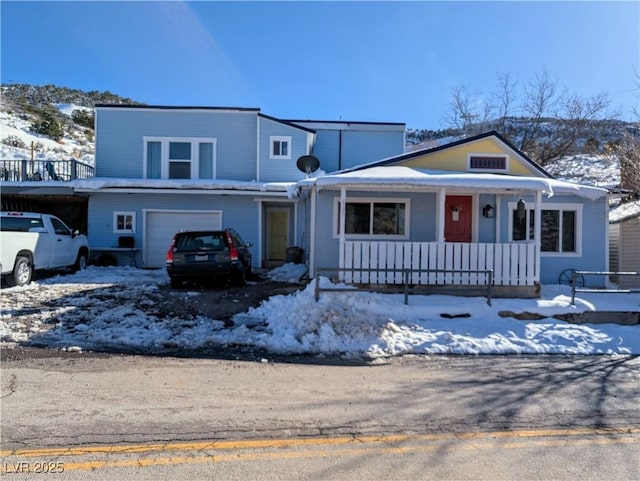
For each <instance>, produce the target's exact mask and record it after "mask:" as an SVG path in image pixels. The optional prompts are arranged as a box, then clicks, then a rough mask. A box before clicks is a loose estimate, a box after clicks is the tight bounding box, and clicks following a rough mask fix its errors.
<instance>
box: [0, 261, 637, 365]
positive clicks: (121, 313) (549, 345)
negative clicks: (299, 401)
mask: <svg viewBox="0 0 640 481" xmlns="http://www.w3.org/2000/svg"><path fill="white" fill-rule="evenodd" d="M303 274H304V272H303V271H302V268H301V266H296V265H293V264H288V265H286V266H285V267H283V268H280V269H278V270H274V271H272V272H271V273H270V274H269V277H271V278H272V279H275V280H286V281H292V282H296V281H298V280H299V279H300V276H302V275H303ZM168 282H169V279H168V277H167V274H166V271H164V270H143V269H134V268H131V267H94V266H92V267H90V268H88V269H86V270H84V271H81V272H78V273H76V274H72V275H66V276H56V277H53V278H49V279H45V280H41V281H38V282H34V283H32V284H31V285H28V286H24V287H14V288H10V289H4V290H3V291H2V293H3V294H5V295H3V296H2V297H1V298H0V307H1V308H0V340H2V341H5V342H22V343H28V342H29V341H30V340H31V341H34V342H37V343H38V344H39V345H46V346H49V347H52V348H63V349H67V350H83V349H85V350H86V349H100V348H109V349H117V348H118V347H120V348H127V349H132V348H139V349H143V350H153V349H160V348H163V347H172V348H178V349H179V348H184V349H200V348H206V347H211V346H222V347H224V346H227V345H244V346H253V347H257V348H262V349H265V350H267V351H268V352H270V353H273V354H285V355H286V354H315V355H341V356H343V357H348V358H369V359H374V358H383V357H388V356H397V355H403V354H409V353H414V354H537V353H539V354H542V353H545V354H622V355H629V354H640V325H633V326H625V325H619V324H613V323H610V324H572V323H568V322H564V321H561V320H557V319H555V318H553V317H551V316H553V315H557V314H564V313H578V312H583V311H620V312H628V311H635V312H637V311H639V310H640V294H581V295H580V297H578V298H577V299H576V304H575V306H573V305H571V297H570V290H569V288H568V287H567V286H543V288H542V295H541V297H540V298H538V299H494V300H493V306H488V305H487V303H486V299H485V298H483V297H469V298H461V297H452V296H444V295H429V296H421V295H412V296H410V297H409V303H408V305H405V304H404V297H403V295H397V294H379V293H367V292H362V291H361V292H354V291H353V290H352V289H348V288H346V286H345V292H344V293H342V292H337V293H336V292H323V293H321V295H320V299H319V301H318V302H316V301H315V298H314V282H315V281H313V282H311V283H310V284H309V285H308V286H307V287H306V288H305V289H303V290H301V291H298V292H296V293H294V294H291V295H278V296H274V297H271V298H270V299H269V300H267V301H265V302H263V303H262V305H260V306H259V307H257V308H253V309H250V310H249V311H247V312H244V313H241V314H238V315H236V316H235V317H234V318H233V326H231V327H226V326H225V323H224V322H222V321H220V320H216V319H209V318H205V317H197V318H195V319H188V320H185V319H176V318H171V317H170V316H169V317H166V316H165V317H162V318H160V317H158V316H156V315H154V314H148V313H147V312H146V311H148V312H153V309H145V308H144V307H145V302H147V303H149V304H152V302H151V301H146V300H145V298H148V296H149V295H150V293H154V292H156V291H158V289H160V288H161V287H163V286H164V285H166V284H168ZM329 284H330V282H329V280H328V279H324V278H323V279H321V286H324V287H327V286H328V285H329ZM331 287H336V286H331ZM105 288H108V289H109V290H110V291H114V290H117V289H120V291H119V292H120V293H119V295H120V296H121V298H120V299H119V304H118V307H117V308H115V309H104V308H101V304H102V302H101V299H100V296H96V295H92V292H93V291H94V290H101V289H105ZM33 289H35V290H38V291H39V292H38V296H40V299H41V300H42V302H43V305H46V304H49V305H51V306H52V307H51V310H50V311H46V312H43V313H42V315H41V317H40V319H39V321H38V322H36V323H33V324H32V326H31V329H30V330H29V331H28V332H24V325H23V326H21V325H20V324H21V322H20V316H21V315H23V314H24V313H25V312H28V311H29V306H28V305H27V304H22V303H21V301H20V299H21V295H22V294H25V295H26V294H28V291H29V290H33ZM8 294H11V295H10V296H8ZM185 295H186V297H187V298H189V297H190V296H200V295H206V292H204V293H202V292H195V291H194V292H189V291H188V292H186V294H185ZM7 297H10V298H11V299H12V302H11V303H8V302H7V300H6V299H7ZM57 299H64V301H62V302H60V301H58V303H56V300H57ZM48 301H50V302H48ZM148 307H153V306H148ZM31 310H32V311H33V309H31ZM500 311H512V312H516V313H521V312H529V313H538V314H541V315H543V316H548V317H544V318H542V319H540V320H531V321H529V320H527V321H523V320H516V319H513V318H510V317H501V316H500V315H499V312H500ZM443 313H446V314H449V315H460V316H461V317H454V318H444V317H442V316H441V314H443Z"/></svg>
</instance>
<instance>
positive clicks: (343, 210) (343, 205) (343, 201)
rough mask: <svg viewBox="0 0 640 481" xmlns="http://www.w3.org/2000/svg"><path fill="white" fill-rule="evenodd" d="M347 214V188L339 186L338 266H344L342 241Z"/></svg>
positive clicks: (343, 239)
mask: <svg viewBox="0 0 640 481" xmlns="http://www.w3.org/2000/svg"><path fill="white" fill-rule="evenodd" d="M346 214H347V189H345V188H344V187H340V249H339V256H340V259H339V260H338V267H344V241H345V230H346V229H345V225H346V222H347V220H346Z"/></svg>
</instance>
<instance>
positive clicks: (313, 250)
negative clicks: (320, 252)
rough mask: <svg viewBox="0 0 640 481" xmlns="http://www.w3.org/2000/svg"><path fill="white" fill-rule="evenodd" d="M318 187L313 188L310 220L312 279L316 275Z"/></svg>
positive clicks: (310, 271)
mask: <svg viewBox="0 0 640 481" xmlns="http://www.w3.org/2000/svg"><path fill="white" fill-rule="evenodd" d="M317 196H318V193H317V187H316V186H315V185H314V186H313V187H311V219H310V220H309V224H310V228H311V236H310V238H309V250H310V251H311V252H309V274H310V275H311V277H315V275H316V203H317V200H316V198H317Z"/></svg>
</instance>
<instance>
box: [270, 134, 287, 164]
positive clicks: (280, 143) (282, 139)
mask: <svg viewBox="0 0 640 481" xmlns="http://www.w3.org/2000/svg"><path fill="white" fill-rule="evenodd" d="M269 144H270V150H269V158H271V159H290V158H291V137H289V136H276V135H272V136H270V137H269Z"/></svg>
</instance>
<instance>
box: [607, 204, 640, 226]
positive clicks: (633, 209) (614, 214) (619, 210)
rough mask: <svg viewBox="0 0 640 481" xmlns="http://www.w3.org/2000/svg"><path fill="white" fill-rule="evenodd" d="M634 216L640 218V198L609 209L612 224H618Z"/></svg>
mask: <svg viewBox="0 0 640 481" xmlns="http://www.w3.org/2000/svg"><path fill="white" fill-rule="evenodd" d="M634 217H635V218H640V200H634V201H632V202H625V203H624V204H620V205H619V206H618V207H615V208H613V209H611V210H610V211H609V223H610V224H617V223H619V222H622V221H625V220H628V219H633V218H634Z"/></svg>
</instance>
